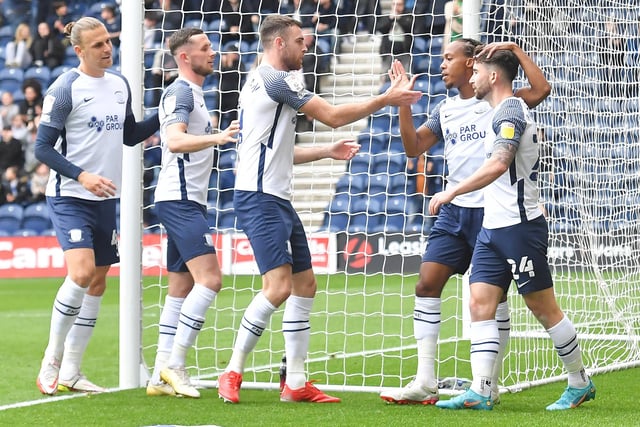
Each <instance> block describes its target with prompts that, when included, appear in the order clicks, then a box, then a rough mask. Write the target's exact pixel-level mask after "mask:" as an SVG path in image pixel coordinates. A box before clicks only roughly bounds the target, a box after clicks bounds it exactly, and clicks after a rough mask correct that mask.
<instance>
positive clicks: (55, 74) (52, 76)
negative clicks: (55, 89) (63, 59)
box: [49, 65, 73, 85]
mask: <svg viewBox="0 0 640 427" xmlns="http://www.w3.org/2000/svg"><path fill="white" fill-rule="evenodd" d="M71 68H73V67H71V66H69V65H58V66H57V67H56V68H54V69H53V70H51V74H50V75H49V78H50V80H49V85H51V83H53V82H54V81H55V80H56V79H57V78H58V77H60V76H61V75H62V74H63V73H66V72H67V71H69V70H70V69H71Z"/></svg>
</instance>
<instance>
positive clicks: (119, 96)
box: [114, 90, 127, 104]
mask: <svg viewBox="0 0 640 427" xmlns="http://www.w3.org/2000/svg"><path fill="white" fill-rule="evenodd" d="M114 95H115V96H116V102H117V103H118V104H124V103H125V102H126V101H127V98H126V97H125V96H124V92H123V91H121V90H117V91H115V93H114Z"/></svg>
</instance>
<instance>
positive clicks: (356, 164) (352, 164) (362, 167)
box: [349, 153, 373, 175]
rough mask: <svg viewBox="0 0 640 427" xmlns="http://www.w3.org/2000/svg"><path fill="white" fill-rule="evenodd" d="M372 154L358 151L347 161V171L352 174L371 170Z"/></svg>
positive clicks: (365, 172) (366, 172)
mask: <svg viewBox="0 0 640 427" xmlns="http://www.w3.org/2000/svg"><path fill="white" fill-rule="evenodd" d="M371 161H372V156H371V155H370V154H369V153H358V154H356V155H355V156H354V157H353V158H352V159H351V160H350V161H349V173H351V174H352V175H357V174H368V173H371V172H372V170H373V169H372V164H371Z"/></svg>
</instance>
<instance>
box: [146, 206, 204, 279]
mask: <svg viewBox="0 0 640 427" xmlns="http://www.w3.org/2000/svg"><path fill="white" fill-rule="evenodd" d="M156 212H157V213H158V219H159V220H160V222H161V223H162V225H163V226H164V228H165V229H166V230H167V237H168V238H167V270H168V271H171V272H174V273H184V272H187V271H189V269H188V268H187V264H186V262H187V261H189V260H191V259H193V258H195V257H198V256H200V255H206V254H214V253H216V248H215V246H214V242H213V237H212V236H211V230H210V229H209V225H208V224H207V207H206V206H203V205H201V204H199V203H196V202H194V201H191V200H175V201H165V202H156Z"/></svg>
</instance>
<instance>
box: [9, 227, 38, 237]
mask: <svg viewBox="0 0 640 427" xmlns="http://www.w3.org/2000/svg"><path fill="white" fill-rule="evenodd" d="M13 235H14V236H15V237H34V236H39V235H40V233H39V232H37V231H36V230H31V229H28V228H20V229H18V230H16V231H14V232H13Z"/></svg>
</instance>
